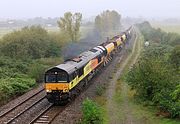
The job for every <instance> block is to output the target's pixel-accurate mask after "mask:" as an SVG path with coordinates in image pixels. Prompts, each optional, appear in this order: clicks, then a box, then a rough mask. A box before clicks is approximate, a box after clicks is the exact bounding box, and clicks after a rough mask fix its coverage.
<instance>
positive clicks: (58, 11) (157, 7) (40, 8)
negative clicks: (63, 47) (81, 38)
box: [0, 0, 180, 19]
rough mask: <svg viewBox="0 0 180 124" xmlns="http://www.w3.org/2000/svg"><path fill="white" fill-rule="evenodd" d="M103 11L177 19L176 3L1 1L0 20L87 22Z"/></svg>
mask: <svg viewBox="0 0 180 124" xmlns="http://www.w3.org/2000/svg"><path fill="white" fill-rule="evenodd" d="M107 9H109V10H116V11H118V12H119V13H121V15H122V16H123V17H127V16H129V17H145V18H180V13H179V12H180V0H28V1H27V0H1V1H0V19H3V18H6V19H7V18H13V19H14V18H18V19H21V18H33V17H59V16H62V15H63V14H64V13H65V12H66V11H72V12H77V11H78V12H81V13H82V14H83V16H84V17H86V18H87V17H91V16H95V15H97V14H98V13H100V12H102V11H103V10H107Z"/></svg>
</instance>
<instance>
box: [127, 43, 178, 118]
mask: <svg viewBox="0 0 180 124" xmlns="http://www.w3.org/2000/svg"><path fill="white" fill-rule="evenodd" d="M171 51H172V50H171V49H169V50H168V46H162V45H160V46H159V45H158V46H150V47H149V48H147V49H146V50H145V51H144V52H143V53H142V55H141V58H140V59H139V61H138V62H137V63H136V64H135V65H134V66H133V67H132V68H131V69H130V71H129V72H128V74H127V76H126V81H127V82H128V84H129V85H130V86H131V88H132V89H135V90H136V95H137V96H138V98H140V99H141V100H143V101H150V103H151V102H153V104H154V105H157V106H158V107H159V108H160V109H161V110H163V111H167V112H169V113H170V114H171V117H177V116H179V114H180V113H179V112H180V108H179V105H180V101H179V100H178V99H177V96H178V95H176V94H177V92H178V89H177V86H178V84H179V82H180V78H179V76H178V74H177V71H175V68H173V66H172V65H171V64H170V63H168V60H169V59H168V58H169V56H170V55H171ZM176 90H177V91H176ZM175 91H176V92H175ZM172 94H174V96H173V95H172ZM174 97H175V98H176V99H175V98H174Z"/></svg>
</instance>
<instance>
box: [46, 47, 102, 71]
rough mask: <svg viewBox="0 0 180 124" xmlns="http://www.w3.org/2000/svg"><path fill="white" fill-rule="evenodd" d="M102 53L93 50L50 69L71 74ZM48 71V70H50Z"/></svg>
mask: <svg viewBox="0 0 180 124" xmlns="http://www.w3.org/2000/svg"><path fill="white" fill-rule="evenodd" d="M102 52H103V51H102V50H101V49H100V48H97V47H96V48H93V49H91V50H89V51H85V52H83V53H81V54H80V55H79V56H78V57H76V58H74V59H72V60H68V61H65V62H64V63H63V64H60V65H57V66H55V67H53V68H51V69H54V68H57V69H60V70H64V71H66V72H67V73H68V74H71V73H73V72H74V71H75V70H77V69H79V68H81V67H83V66H84V65H85V64H86V63H88V62H89V61H90V60H91V59H93V58H95V57H97V56H98V55H100V54H101V53H102ZM51 69H49V70H51Z"/></svg>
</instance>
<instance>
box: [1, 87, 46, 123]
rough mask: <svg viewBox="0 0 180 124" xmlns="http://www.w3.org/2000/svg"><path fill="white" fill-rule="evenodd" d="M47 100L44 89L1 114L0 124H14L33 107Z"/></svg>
mask: <svg viewBox="0 0 180 124" xmlns="http://www.w3.org/2000/svg"><path fill="white" fill-rule="evenodd" d="M43 99H45V92H44V89H40V90H39V91H38V92H36V93H34V94H33V95H31V96H29V97H28V98H26V99H24V100H22V101H21V102H20V103H18V104H17V105H15V106H14V107H12V108H10V109H8V110H7V111H5V112H3V113H1V114H0V123H2V124H9V123H14V122H16V121H17V120H18V118H19V117H20V116H22V115H23V114H25V113H26V112H27V111H29V110H30V109H31V108H33V106H35V105H37V104H38V103H40V102H41V101H43Z"/></svg>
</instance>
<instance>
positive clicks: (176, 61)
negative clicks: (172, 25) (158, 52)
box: [169, 45, 180, 71]
mask: <svg viewBox="0 0 180 124" xmlns="http://www.w3.org/2000/svg"><path fill="white" fill-rule="evenodd" d="M169 61H170V63H171V64H172V65H173V66H174V68H176V69H177V70H179V71H180V45H177V46H176V47H175V48H174V49H173V51H172V53H171V55H170V58H169Z"/></svg>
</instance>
